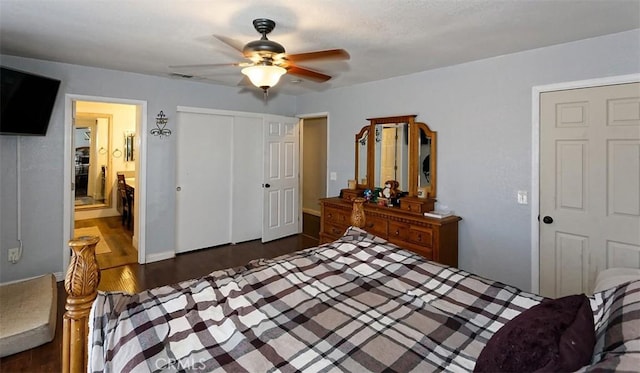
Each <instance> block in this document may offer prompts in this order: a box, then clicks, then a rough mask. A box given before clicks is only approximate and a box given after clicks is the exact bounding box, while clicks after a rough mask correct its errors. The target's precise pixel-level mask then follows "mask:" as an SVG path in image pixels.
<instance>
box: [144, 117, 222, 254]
mask: <svg viewBox="0 0 640 373" xmlns="http://www.w3.org/2000/svg"><path fill="white" fill-rule="evenodd" d="M177 117H178V118H177V128H176V137H177V139H176V141H177V151H176V168H177V170H176V173H177V175H176V177H177V185H176V252H177V253H182V252H186V251H191V250H196V249H201V248H205V247H210V246H215V245H221V244H226V243H229V242H231V223H230V222H231V220H230V215H231V198H230V194H231V187H232V186H231V175H232V171H231V157H230V155H231V152H232V138H233V122H234V117H232V116H224V115H214V114H200V113H190V112H178V114H177ZM151 187H153V186H151Z"/></svg>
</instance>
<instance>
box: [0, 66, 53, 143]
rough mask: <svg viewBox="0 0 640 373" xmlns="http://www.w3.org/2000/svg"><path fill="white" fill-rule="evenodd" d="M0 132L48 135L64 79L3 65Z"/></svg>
mask: <svg viewBox="0 0 640 373" xmlns="http://www.w3.org/2000/svg"><path fill="white" fill-rule="evenodd" d="M0 80H1V81H2V90H1V91H0V101H2V106H1V110H0V135H32V136H45V135H46V134H47V128H48V127H49V120H50V119H51V111H52V110H53V104H54V103H55V101H56V95H57V94H58V88H59V87H60V81H59V80H56V79H52V78H47V77H44V76H40V75H35V74H31V73H27V72H24V71H18V70H13V69H10V68H6V67H0Z"/></svg>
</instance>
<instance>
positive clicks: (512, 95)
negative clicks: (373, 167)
mask: <svg viewBox="0 0 640 373" xmlns="http://www.w3.org/2000/svg"><path fill="white" fill-rule="evenodd" d="M398 63H402V62H401V61H399V62H398ZM354 68H355V66H354ZM389 68H393V67H389ZM638 72H640V31H639V30H634V31H629V32H624V33H619V34H614V35H608V36H604V37H599V38H593V39H587V40H582V41H579V42H573V43H568V44H563V45H557V46H552V47H547V48H541V49H536V50H530V51H526V52H522V53H516V54H511V55H504V56H500V57H496V58H491V59H485V60H481V61H476V62H472V63H466V64H461V65H457V66H452V67H448V68H442V69H437V70H431V71H426V72H422V73H419V74H413V75H408V76H404V77H400V78H394V79H388V80H384V81H378V82H373V83H369V84H362V85H358V86H352V87H348V88H343V89H334V90H331V91H328V92H322V93H314V94H308V95H304V96H299V97H298V100H297V103H298V105H297V112H298V114H305V113H316V112H328V113H330V114H329V137H328V141H329V154H328V171H329V172H331V171H335V172H337V174H338V179H337V180H336V181H330V182H329V183H330V184H329V185H330V187H329V195H338V193H339V190H340V188H343V187H344V186H345V185H347V180H348V179H351V178H353V176H354V175H353V172H354V171H353V167H354V165H353V161H350V160H351V159H353V134H355V133H356V132H357V131H358V130H360V128H361V127H362V126H363V125H365V124H366V120H365V118H370V117H378V116H391V115H402V114H417V115H418V120H420V121H423V122H426V123H427V124H429V126H430V127H431V129H432V130H434V131H437V132H438V155H437V156H438V196H437V197H438V200H439V201H440V202H441V203H443V204H445V205H447V206H448V207H449V208H450V209H453V210H454V211H455V212H456V213H457V214H458V215H460V216H461V217H462V218H463V220H462V221H461V222H460V225H459V227H460V234H459V239H460V241H459V246H460V247H459V249H460V267H461V268H463V269H465V270H469V271H471V272H474V273H477V274H480V275H483V276H486V277H489V278H492V279H496V280H499V281H502V282H505V283H508V284H512V285H515V286H518V287H521V288H524V289H530V286H531V232H530V229H531V228H530V223H531V206H530V205H518V204H517V203H516V201H517V199H516V193H517V191H518V190H527V191H529V192H530V193H531V192H532V191H531V190H530V189H531V181H532V180H531V154H532V152H531V147H532V143H531V141H532V134H531V133H532V111H531V110H532V109H531V99H532V97H531V92H532V91H531V89H532V87H534V86H537V85H545V84H552V83H558V82H566V81H576V80H584V79H592V78H599V77H606V76H614V75H625V74H631V73H638Z"/></svg>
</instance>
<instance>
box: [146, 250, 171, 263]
mask: <svg viewBox="0 0 640 373" xmlns="http://www.w3.org/2000/svg"><path fill="white" fill-rule="evenodd" d="M175 256H176V253H175V252H173V251H165V252H163V253H156V254H149V255H147V256H146V257H145V258H146V263H153V262H159V261H161V260H166V259H171V258H173V257H175Z"/></svg>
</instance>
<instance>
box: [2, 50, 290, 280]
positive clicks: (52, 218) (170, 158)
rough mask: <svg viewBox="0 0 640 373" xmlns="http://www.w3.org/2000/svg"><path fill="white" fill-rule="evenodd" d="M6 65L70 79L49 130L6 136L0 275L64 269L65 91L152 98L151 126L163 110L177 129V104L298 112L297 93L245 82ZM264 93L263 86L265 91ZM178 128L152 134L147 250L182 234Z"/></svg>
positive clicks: (7, 61)
mask: <svg viewBox="0 0 640 373" xmlns="http://www.w3.org/2000/svg"><path fill="white" fill-rule="evenodd" d="M0 61H1V63H2V65H3V66H8V67H13V68H16V69H21V70H25V71H29V72H33V73H36V74H41V75H45V76H50V77H53V78H57V79H60V80H62V84H61V86H60V91H59V93H58V97H57V100H56V104H55V107H54V111H53V114H52V118H51V122H50V125H49V130H48V132H47V136H45V137H26V136H24V137H18V136H0V157H1V158H0V197H1V199H0V210H1V213H0V214H1V215H0V219H1V220H0V249H1V250H0V282H7V281H13V280H17V279H23V278H28V277H32V276H37V275H41V274H44V273H53V272H60V271H62V270H63V268H62V250H64V249H65V248H66V241H67V239H66V238H65V237H63V232H62V231H63V222H62V216H63V203H62V196H63V185H62V184H63V183H62V181H63V161H64V159H63V156H64V149H63V143H64V139H63V136H64V100H65V94H77V95H91V96H102V97H109V98H124V99H133V100H146V101H147V105H148V106H147V108H148V112H147V115H148V121H149V123H147V126H148V128H149V129H151V128H153V127H155V124H154V123H155V121H154V118H155V116H156V114H157V113H158V112H160V110H163V111H164V113H165V114H166V115H167V116H168V117H169V124H168V125H167V128H169V129H171V130H172V131H173V132H174V134H175V133H176V128H175V124H176V107H177V106H179V105H180V106H194V107H204V108H212V109H224V110H236V111H247V112H262V113H270V114H278V115H287V116H293V115H295V98H294V97H292V96H287V95H277V94H271V95H270V96H269V102H268V104H266V105H265V104H264V102H263V100H262V97H261V94H256V95H253V94H252V93H249V92H247V93H242V94H238V93H237V92H238V91H239V89H240V88H231V87H222V86H216V85H211V84H204V83H198V82H189V81H182V80H175V79H170V78H161V77H152V76H146V75H140V74H131V73H125V72H120V71H113V70H104V69H96V68H89V67H83V66H76V65H69V64H62V63H54V62H47V61H40V60H33V59H25V58H17V57H13V56H5V55H3V56H0ZM258 93H260V92H258ZM17 142H20V147H21V151H20V155H21V174H22V188H21V190H22V198H21V199H22V219H21V220H22V238H23V243H24V253H23V256H22V259H21V260H20V261H19V262H18V263H16V264H11V263H9V262H8V261H7V255H8V252H7V251H8V249H9V248H11V247H17V246H18V243H17V241H16V235H17V232H16V230H17V228H16V227H17V224H16V222H17V218H16V216H17V215H16V214H17V212H16V211H17V204H16V146H17ZM175 154H176V143H175V136H171V137H169V138H164V139H160V138H158V137H154V136H149V137H148V142H147V160H148V162H147V190H146V193H147V206H146V209H147V215H146V216H147V224H146V227H145V229H146V254H147V256H148V255H153V254H154V253H162V252H166V251H172V250H173V249H174V242H175V195H174V194H175V190H174V187H175V162H174V158H175Z"/></svg>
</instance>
